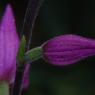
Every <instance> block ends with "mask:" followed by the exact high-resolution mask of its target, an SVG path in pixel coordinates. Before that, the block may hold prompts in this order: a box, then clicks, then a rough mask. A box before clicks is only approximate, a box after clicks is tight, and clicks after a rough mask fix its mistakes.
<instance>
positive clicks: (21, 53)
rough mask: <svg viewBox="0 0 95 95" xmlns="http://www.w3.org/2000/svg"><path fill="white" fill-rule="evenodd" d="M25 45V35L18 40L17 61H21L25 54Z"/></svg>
mask: <svg viewBox="0 0 95 95" xmlns="http://www.w3.org/2000/svg"><path fill="white" fill-rule="evenodd" d="M25 47H26V40H25V37H24V36H23V37H22V39H21V41H20V46H19V50H18V54H17V62H18V63H20V62H22V61H23V57H24V54H25Z"/></svg>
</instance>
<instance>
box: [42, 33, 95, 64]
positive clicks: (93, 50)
mask: <svg viewBox="0 0 95 95" xmlns="http://www.w3.org/2000/svg"><path fill="white" fill-rule="evenodd" d="M42 49H43V58H44V59H45V60H46V61H48V62H49V63H51V64H53V65H68V64H73V63H75V62H78V61H80V60H81V59H84V58H86V57H88V56H92V55H95V40H93V39H88V38H84V37H81V36H77V35H72V34H67V35H61V36H58V37H55V38H53V39H51V40H49V41H47V42H46V43H44V44H43V45H42Z"/></svg>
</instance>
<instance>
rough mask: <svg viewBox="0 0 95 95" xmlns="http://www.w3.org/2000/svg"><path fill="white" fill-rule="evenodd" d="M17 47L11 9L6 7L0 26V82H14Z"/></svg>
mask: <svg viewBox="0 0 95 95" xmlns="http://www.w3.org/2000/svg"><path fill="white" fill-rule="evenodd" d="M18 46H19V38H18V35H17V32H16V25H15V20H14V16H13V13H12V8H11V6H10V5H8V6H7V8H6V10H5V13H4V16H3V18H2V22H1V26H0V80H5V81H10V82H12V81H13V80H14V78H15V69H16V55H17V51H18Z"/></svg>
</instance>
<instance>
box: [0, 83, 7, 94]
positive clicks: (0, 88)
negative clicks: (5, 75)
mask: <svg viewBox="0 0 95 95" xmlns="http://www.w3.org/2000/svg"><path fill="white" fill-rule="evenodd" d="M0 95H9V85H8V84H7V83H6V82H0Z"/></svg>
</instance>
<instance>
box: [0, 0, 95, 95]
mask: <svg viewBox="0 0 95 95" xmlns="http://www.w3.org/2000/svg"><path fill="white" fill-rule="evenodd" d="M8 3H10V4H11V5H12V7H13V10H14V15H15V19H16V25H17V31H18V34H19V35H20V32H21V28H22V24H23V20H24V15H25V10H26V7H27V3H28V0H0V17H2V15H3V12H4V9H5V7H6V5H7V4H8ZM31 7H32V6H31ZM69 33H70V34H78V35H81V36H84V37H89V38H95V1H94V0H88V1H86V0H45V1H44V3H43V5H42V7H41V9H40V12H39V15H38V17H37V19H36V23H35V27H34V30H33V34H32V41H31V48H33V47H36V46H39V45H41V44H42V43H43V42H45V41H47V40H48V39H50V38H52V37H54V36H57V35H64V34H69ZM28 94H29V95H95V56H93V57H89V58H86V59H84V60H81V61H80V62H78V63H75V64H72V65H69V66H62V67H57V66H53V65H51V64H50V63H46V62H45V61H43V60H42V59H40V60H38V61H36V62H33V63H32V64H31V68H30V86H29V90H28ZM28 94H25V95H28Z"/></svg>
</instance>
